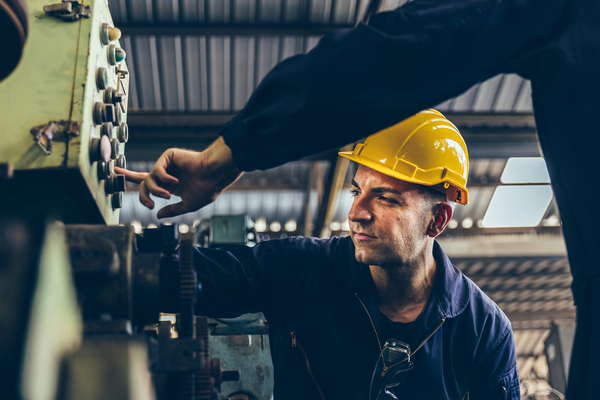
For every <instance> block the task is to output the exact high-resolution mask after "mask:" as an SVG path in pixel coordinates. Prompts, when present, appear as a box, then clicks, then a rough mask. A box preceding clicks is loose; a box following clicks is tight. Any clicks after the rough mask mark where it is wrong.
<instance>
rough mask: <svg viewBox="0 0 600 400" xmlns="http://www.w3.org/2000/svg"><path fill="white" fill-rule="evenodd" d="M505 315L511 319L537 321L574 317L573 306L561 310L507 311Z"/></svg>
mask: <svg viewBox="0 0 600 400" xmlns="http://www.w3.org/2000/svg"><path fill="white" fill-rule="evenodd" d="M506 316H507V317H508V319H509V320H511V321H539V320H548V321H551V320H556V319H575V308H573V309H572V310H561V311H527V312H509V313H506Z"/></svg>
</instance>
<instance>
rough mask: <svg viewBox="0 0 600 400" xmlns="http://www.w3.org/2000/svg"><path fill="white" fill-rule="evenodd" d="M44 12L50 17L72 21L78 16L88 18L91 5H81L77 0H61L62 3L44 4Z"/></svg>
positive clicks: (90, 12) (77, 18)
mask: <svg viewBox="0 0 600 400" xmlns="http://www.w3.org/2000/svg"><path fill="white" fill-rule="evenodd" d="M44 12H45V13H46V14H48V15H50V16H51V17H54V18H58V19H61V20H63V21H66V22H73V21H77V20H79V18H89V17H90V16H91V14H92V6H86V5H83V4H81V3H79V1H65V0H63V2H62V3H56V4H51V5H49V6H44Z"/></svg>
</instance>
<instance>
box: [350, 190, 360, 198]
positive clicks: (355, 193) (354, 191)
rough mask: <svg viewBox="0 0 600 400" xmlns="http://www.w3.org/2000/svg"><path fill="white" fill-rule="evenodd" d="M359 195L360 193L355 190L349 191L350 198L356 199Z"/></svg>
mask: <svg viewBox="0 0 600 400" xmlns="http://www.w3.org/2000/svg"><path fill="white" fill-rule="evenodd" d="M359 194H360V192H359V191H358V190H356V189H350V196H352V197H356V196H358V195H359Z"/></svg>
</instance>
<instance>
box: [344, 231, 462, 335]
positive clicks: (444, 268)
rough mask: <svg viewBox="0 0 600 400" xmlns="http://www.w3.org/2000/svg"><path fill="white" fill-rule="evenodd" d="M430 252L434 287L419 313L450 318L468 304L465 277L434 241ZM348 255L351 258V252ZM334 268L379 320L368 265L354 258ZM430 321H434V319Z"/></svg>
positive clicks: (435, 317) (377, 306) (437, 319)
mask: <svg viewBox="0 0 600 400" xmlns="http://www.w3.org/2000/svg"><path fill="white" fill-rule="evenodd" d="M350 249H351V250H350V251H352V252H354V244H352V246H350ZM433 256H434V258H435V260H436V262H437V265H438V274H437V279H436V285H435V288H434V290H433V292H432V294H431V298H430V299H429V301H428V303H427V306H426V307H425V311H424V315H423V316H422V317H425V320H428V319H429V318H428V317H432V319H434V320H435V321H439V320H440V319H442V318H444V319H447V318H454V317H456V316H458V315H460V314H461V313H462V312H463V311H464V310H465V308H466V307H467V305H468V304H469V290H470V289H469V284H468V281H467V278H466V277H465V276H464V275H463V274H462V272H460V271H459V270H458V269H457V268H456V267H455V266H454V265H452V263H451V262H450V259H449V258H448V256H446V254H445V253H444V251H443V250H442V247H441V246H440V245H439V243H438V242H437V241H435V242H434V244H433ZM352 257H353V258H354V253H353V254H352ZM338 259H343V258H338ZM336 270H337V273H338V275H339V277H340V278H341V279H342V281H344V282H345V284H346V285H347V286H348V288H349V289H350V290H352V291H354V292H355V293H356V294H357V295H358V296H359V297H360V298H361V299H362V300H363V301H364V302H365V305H366V306H367V309H368V310H369V313H370V314H371V316H372V317H373V319H374V320H379V301H378V300H377V291H376V289H375V284H374V282H373V278H372V277H371V273H370V270H369V266H368V265H365V264H362V263H359V262H358V261H355V262H354V263H353V265H352V266H349V265H346V264H345V263H336ZM428 314H434V315H428ZM432 323H434V324H435V322H432ZM377 325H379V324H377Z"/></svg>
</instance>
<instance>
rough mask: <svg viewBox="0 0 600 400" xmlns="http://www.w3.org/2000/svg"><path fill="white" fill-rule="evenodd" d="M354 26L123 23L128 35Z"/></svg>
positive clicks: (297, 31)
mask: <svg viewBox="0 0 600 400" xmlns="http://www.w3.org/2000/svg"><path fill="white" fill-rule="evenodd" d="M352 27H353V26H352V25H327V24H287V23H286V24H147V23H120V24H119V29H120V30H121V32H122V34H123V35H127V36H323V35H325V34H326V33H328V32H331V31H332V30H335V29H342V28H352Z"/></svg>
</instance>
